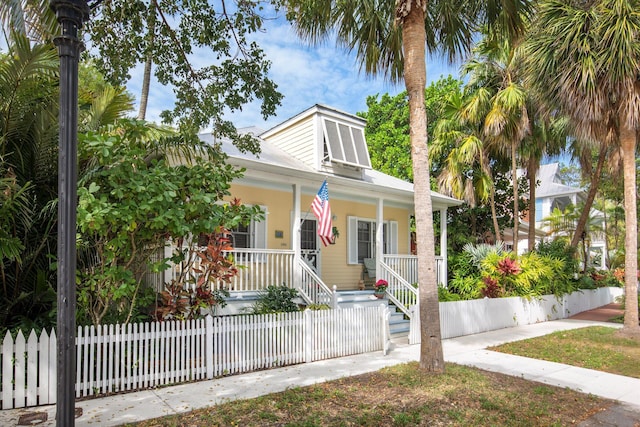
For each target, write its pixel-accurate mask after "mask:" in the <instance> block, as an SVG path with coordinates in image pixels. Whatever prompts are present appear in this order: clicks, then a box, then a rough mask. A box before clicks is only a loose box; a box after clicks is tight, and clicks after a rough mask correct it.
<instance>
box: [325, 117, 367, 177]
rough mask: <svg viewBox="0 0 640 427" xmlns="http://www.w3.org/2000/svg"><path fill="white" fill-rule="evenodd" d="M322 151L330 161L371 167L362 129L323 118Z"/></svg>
mask: <svg viewBox="0 0 640 427" xmlns="http://www.w3.org/2000/svg"><path fill="white" fill-rule="evenodd" d="M322 123H323V130H324V153H325V158H326V159H327V160H329V161H331V162H336V163H342V164H345V165H351V166H358V167H362V168H367V169H371V160H369V150H368V149H367V143H366V141H365V139H364V129H363V128H361V127H355V126H349V125H347V124H344V123H338V122H336V121H333V120H328V119H324V120H323V121H322Z"/></svg>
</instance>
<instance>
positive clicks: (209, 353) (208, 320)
mask: <svg viewBox="0 0 640 427" xmlns="http://www.w3.org/2000/svg"><path fill="white" fill-rule="evenodd" d="M204 326H205V327H204V331H205V332H204V337H205V346H206V347H205V355H206V361H205V367H206V369H207V379H209V380H210V379H212V378H213V317H211V316H207V317H205V318H204Z"/></svg>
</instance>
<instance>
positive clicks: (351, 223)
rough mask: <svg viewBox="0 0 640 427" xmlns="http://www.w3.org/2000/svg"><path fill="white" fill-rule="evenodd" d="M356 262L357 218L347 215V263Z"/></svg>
mask: <svg viewBox="0 0 640 427" xmlns="http://www.w3.org/2000/svg"><path fill="white" fill-rule="evenodd" d="M357 263H358V218H357V217H355V216H348V217H347V264H357Z"/></svg>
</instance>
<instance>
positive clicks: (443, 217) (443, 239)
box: [439, 208, 448, 286]
mask: <svg viewBox="0 0 640 427" xmlns="http://www.w3.org/2000/svg"><path fill="white" fill-rule="evenodd" d="M440 256H441V257H442V271H440V277H441V280H442V283H439V284H442V285H444V286H447V282H448V280H447V208H444V209H440Z"/></svg>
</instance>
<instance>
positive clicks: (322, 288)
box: [298, 261, 338, 308]
mask: <svg viewBox="0 0 640 427" xmlns="http://www.w3.org/2000/svg"><path fill="white" fill-rule="evenodd" d="M299 265H300V269H301V270H302V281H301V282H300V286H299V287H298V292H299V293H300V296H302V299H304V300H305V301H306V302H307V303H308V304H326V305H328V306H329V307H331V308H337V305H338V304H337V299H336V294H335V292H332V291H331V290H330V289H329V287H328V286H327V285H325V283H324V282H323V281H322V279H321V278H320V277H319V276H318V275H317V274H316V273H315V272H314V271H313V269H312V268H311V267H310V266H309V264H307V263H306V262H304V261H300V263H299Z"/></svg>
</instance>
